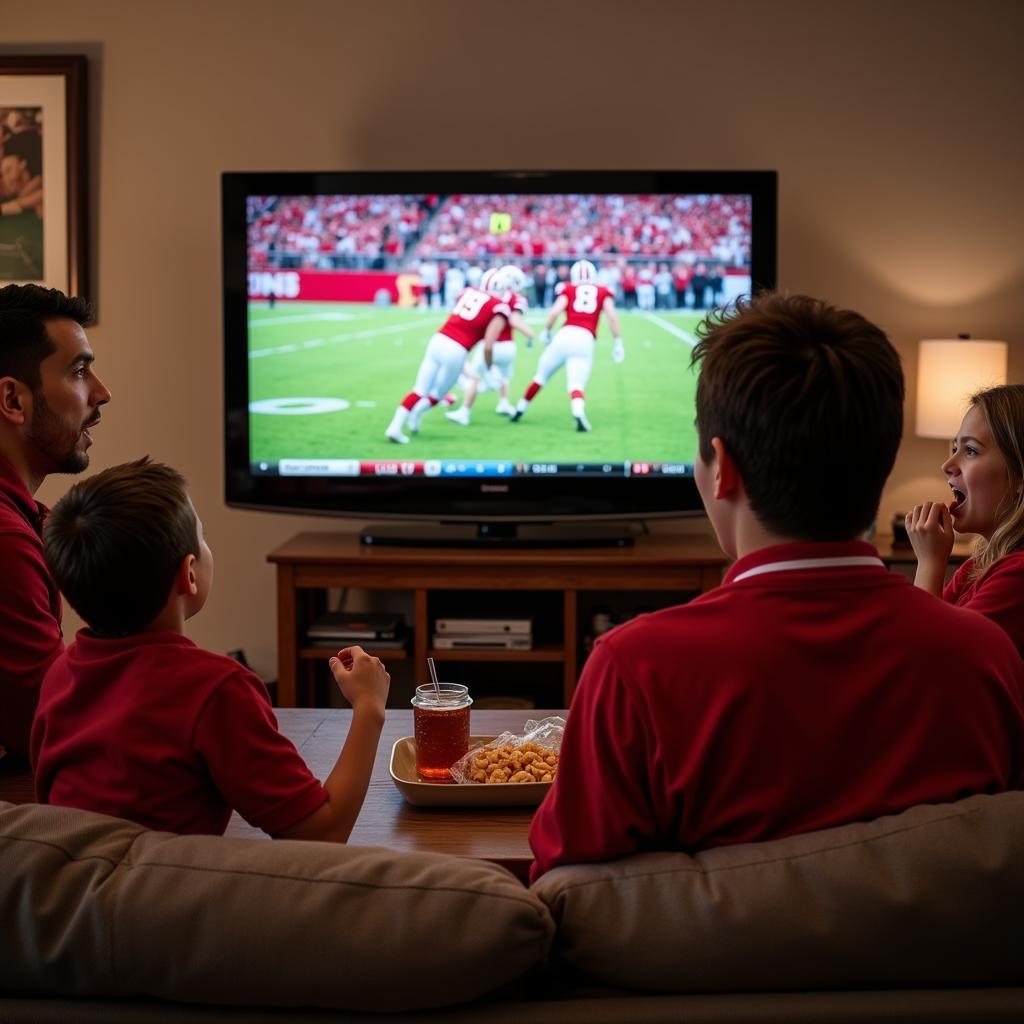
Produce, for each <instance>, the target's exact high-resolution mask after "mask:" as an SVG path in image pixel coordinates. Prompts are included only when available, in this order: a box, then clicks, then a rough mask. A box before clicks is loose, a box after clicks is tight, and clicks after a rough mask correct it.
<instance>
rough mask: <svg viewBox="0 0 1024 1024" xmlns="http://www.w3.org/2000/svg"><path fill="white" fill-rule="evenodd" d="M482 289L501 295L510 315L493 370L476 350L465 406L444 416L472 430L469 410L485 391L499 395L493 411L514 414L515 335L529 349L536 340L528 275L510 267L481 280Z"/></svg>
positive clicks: (464, 378)
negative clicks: (529, 314)
mask: <svg viewBox="0 0 1024 1024" xmlns="http://www.w3.org/2000/svg"><path fill="white" fill-rule="evenodd" d="M480 287H481V288H483V290H484V291H485V292H488V293H490V294H492V295H501V296H502V297H503V298H504V301H505V302H507V303H508V307H509V311H510V315H509V319H508V323H507V324H506V325H505V329H504V330H503V331H502V332H501V335H500V336H499V338H498V340H497V341H496V342H495V343H494V352H493V356H494V359H493V365H492V366H491V368H490V370H488V369H487V368H486V366H485V365H484V350H483V349H482V348H481V347H477V348H476V349H474V351H473V355H472V356H471V357H470V359H469V361H468V363H467V365H466V368H465V370H464V371H463V376H462V384H463V392H464V393H463V397H462V405H461V406H459V408H458V409H455V410H453V411H452V412H446V413H445V416H446V417H447V418H448V419H450V420H451V421H452V422H453V423H459V424H461V425H462V426H464V427H468V426H469V417H470V410H472V408H473V403H474V402H475V401H476V397H477V395H478V394H480V393H481V392H483V391H489V390H491V389H494V390H495V391H497V392H498V404H497V406H496V407H495V410H494V411H495V412H497V413H498V414H499V415H502V416H511V415H512V414H513V413H514V412H515V408H514V407H513V406H512V405H511V404H510V402H509V400H508V388H509V384H510V383H511V381H512V370H513V368H514V366H515V361H516V343H515V340H514V339H513V337H512V331H513V330H516V331H519V332H520V333H521V334H523V335H525V336H526V344H527V345H532V344H533V340H534V338H535V337H536V335H535V334H534V333H533V331H532V330H531V329H530V328H529V327H528V326H527V325H526V321H525V320H524V319H523V314H524V313H525V312H526V309H527V301H526V297H525V296H524V295H523V294H522V292H523V291H525V290H526V275H525V274H523V272H522V271H521V270H520V269H519V268H518V267H517V266H514V265H513V264H511V263H510V264H508V265H507V266H504V267H500V268H495V269H491V270H488V271H487V272H486V273H485V274H484V276H483V277H482V278H481V280H480Z"/></svg>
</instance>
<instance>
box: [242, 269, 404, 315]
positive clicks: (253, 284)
mask: <svg viewBox="0 0 1024 1024" xmlns="http://www.w3.org/2000/svg"><path fill="white" fill-rule="evenodd" d="M419 284H420V278H419V274H395V273H388V272H387V271H383V270H250V271H249V298H250V299H269V298H270V297H271V296H273V297H274V298H275V299H279V300H281V301H298V302H377V301H379V299H378V295H379V293H381V292H386V293H387V295H388V299H389V300H390V301H391V302H392V303H396V304H398V305H400V306H413V305H415V304H416V302H417V300H418V298H419Z"/></svg>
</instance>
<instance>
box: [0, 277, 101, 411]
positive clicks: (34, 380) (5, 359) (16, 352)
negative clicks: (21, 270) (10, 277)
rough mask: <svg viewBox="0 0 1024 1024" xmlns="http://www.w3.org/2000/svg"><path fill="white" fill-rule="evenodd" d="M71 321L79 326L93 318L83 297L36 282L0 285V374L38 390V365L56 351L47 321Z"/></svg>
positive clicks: (90, 321)
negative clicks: (69, 294)
mask: <svg viewBox="0 0 1024 1024" xmlns="http://www.w3.org/2000/svg"><path fill="white" fill-rule="evenodd" d="M50 320H74V321H75V323H76V324H79V325H80V326H82V327H90V326H92V324H93V323H94V321H95V316H94V313H93V308H92V306H91V305H89V303H88V302H86V300H85V299H80V298H77V297H74V296H67V295H65V294H64V293H63V292H61V291H58V290H57V289H56V288H43V287H41V286H40V285H37V284H9V285H7V286H6V287H4V288H0V377H14V378H15V380H20V381H21V382H22V383H24V384H26V385H28V387H29V388H31V389H32V390H33V391H38V390H39V387H40V384H41V383H42V377H41V375H40V371H39V364H40V363H41V362H42V361H43V360H44V359H45V358H46V357H47V356H51V355H53V353H54V352H56V351H57V347H56V346H55V345H54V343H53V342H52V341H51V340H50V335H49V334H48V333H47V330H46V324H47V322H48V321H50Z"/></svg>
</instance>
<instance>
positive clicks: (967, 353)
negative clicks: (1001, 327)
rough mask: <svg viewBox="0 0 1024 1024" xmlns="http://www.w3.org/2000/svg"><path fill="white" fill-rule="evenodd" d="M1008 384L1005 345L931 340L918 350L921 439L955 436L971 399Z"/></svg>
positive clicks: (917, 429)
mask: <svg viewBox="0 0 1024 1024" xmlns="http://www.w3.org/2000/svg"><path fill="white" fill-rule="evenodd" d="M1005 383H1006V342H1005V341H975V340H972V339H971V338H970V336H969V335H967V334H961V335H960V336H959V338H957V339H956V340H955V341H946V340H938V339H929V340H927V341H922V342H920V343H919V344H918V349H917V422H916V425H915V428H914V433H916V434H917V436H918V437H940V438H942V439H943V440H946V441H948V440H949V439H950V438H952V437H955V436H956V432H957V429H958V428H959V426H960V421H961V420H962V419H963V416H964V413H965V412H966V411H967V405H968V402H969V401H970V398H971V395H973V394H974V393H975V392H976V391H981V390H982V389H983V388H989V387H993V386H994V385H996V384H1005Z"/></svg>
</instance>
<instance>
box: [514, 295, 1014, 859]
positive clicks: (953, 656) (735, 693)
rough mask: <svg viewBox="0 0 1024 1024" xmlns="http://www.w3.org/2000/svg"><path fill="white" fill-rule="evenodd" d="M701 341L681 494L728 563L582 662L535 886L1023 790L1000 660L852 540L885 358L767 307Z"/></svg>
mask: <svg viewBox="0 0 1024 1024" xmlns="http://www.w3.org/2000/svg"><path fill="white" fill-rule="evenodd" d="M702 335H703V337H702V340H701V341H700V342H699V343H698V345H697V346H696V348H695V349H694V352H693V364H694V365H697V366H699V367H700V370H701V374H700V378H699V381H698V385H697V431H698V436H699V448H700V450H699V457H698V459H697V463H696V478H697V486H698V488H699V490H700V493H701V497H702V498H703V501H704V505H705V507H706V509H707V513H708V516H709V518H710V519H711V524H712V526H713V527H714V530H715V533H716V535H717V537H718V541H719V543H720V544H721V546H722V549H723V550H724V551H725V553H726V554H727V555H729V556H730V557H732V558H735V559H736V561H735V563H734V564H733V566H732V568H731V569H730V570H729V572H728V573H727V575H726V577H725V580H724V582H723V584H722V586H721V587H719V588H718V589H716V590H714V591H712V592H710V593H708V594H704V595H702V596H701V597H699V598H697V599H696V600H694V601H691V602H690V603H689V604H687V605H682V606H679V607H676V608H669V609H666V610H664V611H660V612H655V613H653V614H651V615H644V616H641V617H639V618H637V619H634V620H633V621H632V622H629V623H627V624H626V625H624V626H621V627H619V628H618V629H615V630H612V631H611V632H609V633H606V634H604V636H602V638H601V639H600V640H599V641H598V643H597V644H596V646H595V649H594V652H593V653H592V654H591V656H590V658H589V660H588V661H587V664H586V667H585V669H584V671H583V674H582V676H581V678H580V683H579V687H578V689H577V690H576V695H575V697H574V699H573V704H572V710H571V713H570V715H569V720H568V726H567V729H566V732H565V738H564V742H563V745H562V752H561V758H560V761H559V766H558V777H557V781H556V782H555V785H554V786H553V788H552V791H551V793H550V794H549V795H548V797H547V799H546V800H545V801H544V803H543V804H542V805H541V806H540V808H539V810H538V811H537V814H536V816H535V817H534V820H533V825H532V828H531V830H530V843H531V845H532V847H533V852H534V855H535V857H536V862H535V864H534V868H533V876H532V877H533V878H537V877H539V876H540V875H542V874H543V873H544V872H546V871H548V870H550V869H551V868H553V867H556V866H558V865H559V864H572V863H580V862H585V861H605V860H613V859H615V858H617V857H622V856H624V855H626V854H630V853H636V852H641V851H645V850H658V849H661V850H665V849H678V850H697V849H701V848H705V847H711V846H724V845H728V844H732V843H743V842H750V841H756V840H761V839H770V838H775V837H781V836H786V835H791V834H793V833H798V832H807V831H810V830H813V829H822V828H828V827H830V826H834V825H841V824H843V823H846V822H851V821H857V820H865V819H870V818H874V817H877V816H879V815H883V814H892V813H896V812H899V811H902V810H905V809H906V808H908V807H911V806H913V805H915V804H921V803H943V802H946V801H952V800H956V799H958V798H960V797H964V796H967V795H969V794H972V793H983V792H1000V791H1003V790H1007V789H1018V788H1021V787H1022V786H1024V677H1022V668H1021V661H1020V658H1019V656H1018V654H1017V652H1016V649H1015V647H1014V645H1013V643H1012V642H1011V641H1010V640H1009V638H1008V637H1007V636H1006V635H1005V634H1003V633H1002V631H1001V630H1000V629H999V627H997V626H995V625H994V623H992V622H989V621H987V620H986V619H984V618H983V617H982V616H980V615H977V614H973V613H970V612H968V611H966V610H964V609H960V608H955V607H953V606H951V605H947V604H944V603H942V602H940V601H936V600H934V598H931V595H930V594H927V593H924V592H923V591H918V590H917V588H915V587H914V586H912V585H911V583H910V581H909V580H906V579H905V578H903V577H902V576H898V575H895V574H893V573H890V572H888V571H886V568H885V566H884V565H883V564H882V562H881V561H880V560H879V558H878V554H877V552H876V551H875V549H874V548H873V547H872V546H871V545H870V544H867V543H865V542H864V541H862V540H861V539H860V537H861V535H862V534H863V533H864V531H865V530H866V529H867V528H868V527H869V526H870V524H871V522H872V520H873V519H874V517H875V514H876V512H877V509H878V502H879V497H880V495H881V491H882V485H883V484H884V482H885V479H886V477H887V476H888V474H889V471H890V469H891V468H892V465H893V461H894V460H895V457H896V450H897V448H898V447H899V444H900V437H901V434H902V430H903V394H904V392H903V373H902V370H901V368H900V361H899V356H898V355H897V354H896V352H895V350H894V349H893V347H892V346H891V345H890V343H889V341H888V339H887V338H886V337H885V335H884V334H883V333H882V331H881V330H879V329H878V328H877V327H875V326H874V325H873V324H871V323H869V322H868V321H867V320H865V319H864V318H863V317H861V316H860V315H858V314H857V313H853V312H849V311H847V310H839V309H835V308H833V307H831V306H828V305H827V304H825V303H823V302H820V301H818V300H816V299H811V298H807V297H805V296H792V297H786V296H782V295H775V294H772V295H765V296H762V297H759V298H755V299H754V300H753V301H751V302H750V303H749V304H748V305H746V306H745V307H742V308H740V309H739V310H737V311H736V312H735V313H734V314H733V315H727V316H724V317H721V318H718V319H712V320H711V321H709V322H708V324H706V325H705V328H704V330H703V331H702ZM929 598H931V599H930V600H929Z"/></svg>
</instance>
